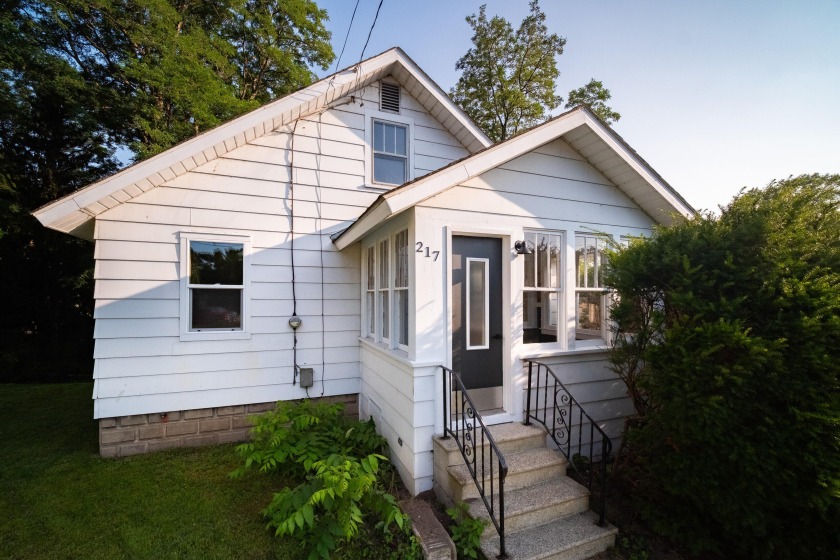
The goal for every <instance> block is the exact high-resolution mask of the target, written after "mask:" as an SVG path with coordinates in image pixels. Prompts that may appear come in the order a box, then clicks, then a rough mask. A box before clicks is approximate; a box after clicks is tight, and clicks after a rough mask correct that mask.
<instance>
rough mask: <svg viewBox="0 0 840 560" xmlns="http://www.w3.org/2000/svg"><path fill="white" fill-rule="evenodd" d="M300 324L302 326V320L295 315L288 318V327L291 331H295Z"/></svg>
mask: <svg viewBox="0 0 840 560" xmlns="http://www.w3.org/2000/svg"><path fill="white" fill-rule="evenodd" d="M301 324H303V319H301V318H300V317H298V316H297V315H292V316H291V317H290V318H289V326H290V327H292V330H293V331H296V330H297V329H298V327H299V326H301Z"/></svg>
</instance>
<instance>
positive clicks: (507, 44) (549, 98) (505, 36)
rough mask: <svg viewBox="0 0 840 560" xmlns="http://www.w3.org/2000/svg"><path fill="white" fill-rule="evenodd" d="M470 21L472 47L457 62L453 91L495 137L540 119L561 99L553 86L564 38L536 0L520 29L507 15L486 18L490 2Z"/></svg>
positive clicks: (468, 18)
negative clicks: (553, 30)
mask: <svg viewBox="0 0 840 560" xmlns="http://www.w3.org/2000/svg"><path fill="white" fill-rule="evenodd" d="M467 23H468V24H469V25H470V27H472V29H473V32H474V34H473V37H472V42H473V47H472V48H471V49H470V50H469V51H467V53H466V54H465V55H464V56H463V57H461V59H460V60H458V62H457V63H456V65H455V68H456V69H457V70H461V71H462V74H461V77H460V78H459V79H458V83H457V84H456V85H455V87H454V88H453V89H452V91H451V92H450V93H451V95H452V98H453V99H454V100H455V102H456V103H457V104H458V105H460V106H461V108H462V109H464V111H465V112H466V113H467V115H469V116H470V118H472V119H473V120H474V121H475V122H476V123H477V124H478V126H479V127H481V128H482V129H483V130H484V132H485V133H486V134H487V135H488V136H489V137H490V138H491V139H492V140H493V141H494V142H501V141H503V140H505V139H507V138H510V137H512V136H514V135H515V134H516V133H518V132H519V131H521V130H523V129H525V128H528V127H531V126H533V125H535V124H538V123H540V122H541V121H543V120H544V119H545V118H546V116H547V111H550V110H552V109H554V108H555V107H557V106H558V105H560V103H562V101H563V99H562V98H561V97H558V96H557V95H555V93H554V89H555V81H556V80H557V78H558V77H559V76H560V72H559V71H558V70H557V63H556V57H557V56H559V55H561V54H563V47H564V45H565V44H566V39H565V38H563V37H560V36H558V35H557V34H556V33H551V34H549V33H548V28H547V27H546V25H545V14H544V13H543V12H542V11H541V10H540V7H539V2H538V1H537V0H533V1H532V2H531V4H530V14H529V15H528V16H526V17H525V19H524V20H523V21H522V23H521V24H520V26H519V29H518V30H517V31H516V32H514V30H513V27H512V26H511V24H510V22H508V21H507V20H506V19H504V18H501V17H499V16H494V17H493V18H492V19H489V20H488V19H487V13H486V6H481V8H479V11H478V15H477V16H476V15H475V14H473V15H471V16H468V17H467Z"/></svg>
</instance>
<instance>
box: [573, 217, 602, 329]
mask: <svg viewBox="0 0 840 560" xmlns="http://www.w3.org/2000/svg"><path fill="white" fill-rule="evenodd" d="M605 264H606V241H605V240H604V238H603V237H598V236H594V235H586V234H582V233H579V234H577V235H575V340H606V334H607V333H606V325H607V321H606V307H607V306H606V300H607V296H606V290H605V289H604V265H605Z"/></svg>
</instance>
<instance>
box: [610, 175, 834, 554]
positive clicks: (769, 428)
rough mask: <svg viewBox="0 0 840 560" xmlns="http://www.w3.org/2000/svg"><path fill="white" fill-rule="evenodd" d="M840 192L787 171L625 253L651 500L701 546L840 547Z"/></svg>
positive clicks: (764, 549) (640, 438)
mask: <svg viewBox="0 0 840 560" xmlns="http://www.w3.org/2000/svg"><path fill="white" fill-rule="evenodd" d="M839 203H840V176H837V175H834V176H819V175H811V176H801V177H796V178H791V179H788V180H785V181H778V182H773V183H771V184H770V185H769V186H768V187H767V188H766V189H763V190H757V189H756V190H750V191H747V192H744V193H742V194H741V195H739V196H738V197H737V198H736V199H735V200H734V201H733V202H732V203H731V204H730V205H729V206H728V207H726V208H724V209H722V212H721V214H720V216H713V215H703V216H700V217H698V218H696V219H693V220H690V221H687V222H684V223H681V224H679V225H676V226H674V227H671V228H663V229H660V230H657V231H656V232H655V233H654V235H653V236H652V238H651V239H649V240H647V241H645V242H641V241H639V242H634V243H632V244H631V246H630V247H629V248H627V249H625V250H623V251H619V252H617V253H616V254H614V255H613V258H612V270H611V272H610V274H609V282H610V285H611V286H614V287H615V288H616V290H617V295H618V303H617V304H616V305H615V306H614V309H613V318H614V320H615V321H616V324H617V326H618V333H619V339H618V340H619V344H617V346H616V351H615V354H614V356H613V359H614V363H615V365H616V368H617V369H618V371H620V372H622V373H623V374H625V376H626V374H627V372H628V371H629V372H630V373H631V374H633V373H635V374H636V376H635V377H634V376H633V375H630V381H631V384H633V383H634V382H637V386H634V387H631V388H633V389H636V390H637V392H638V394H639V395H640V396H641V397H640V398H637V399H636V401H637V403H638V405H639V406H638V407H637V408H638V409H639V413H640V416H641V418H640V419H639V422H638V423H637V424H634V426H637V427H635V428H633V429H632V430H631V432H630V433H629V434H628V435H629V444H630V445H631V447H632V450H633V457H635V465H636V467H637V468H638V469H639V472H641V473H642V480H643V484H642V486H641V487H640V490H639V499H640V503H641V507H642V509H643V512H644V513H645V515H646V516H647V518H648V520H649V521H650V522H651V524H652V525H653V527H654V528H655V529H656V530H658V531H660V532H661V533H663V534H665V535H667V536H669V537H671V538H673V539H675V540H677V541H680V542H683V543H684V544H686V545H687V546H689V547H690V548H691V549H693V550H694V551H696V552H712V553H717V554H720V555H723V556H724V557H727V558H829V557H833V555H834V554H836V553H837V551H838V550H840V529H838V528H840V506H839V505H838V504H839V503H840V211H838V204H839ZM628 333H629V334H628ZM633 364H639V365H638V366H637V367H636V368H635V370H634V368H633V367H632V366H633Z"/></svg>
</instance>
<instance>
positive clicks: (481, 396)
mask: <svg viewBox="0 0 840 560" xmlns="http://www.w3.org/2000/svg"><path fill="white" fill-rule="evenodd" d="M502 299H503V298H502V240H501V239H495V238H490V237H468V236H461V235H455V236H453V237H452V369H454V370H455V371H457V372H459V373H460V374H461V378H462V379H463V380H464V385H465V386H466V388H467V389H468V390H469V392H470V395H471V396H472V397H473V398H474V400H476V406H478V407H479V409H483V410H489V409H497V408H501V407H502V400H503V399H502V389H501V388H502V384H503V380H502V373H503V370H504V368H503V350H504V330H503V325H502Z"/></svg>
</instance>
